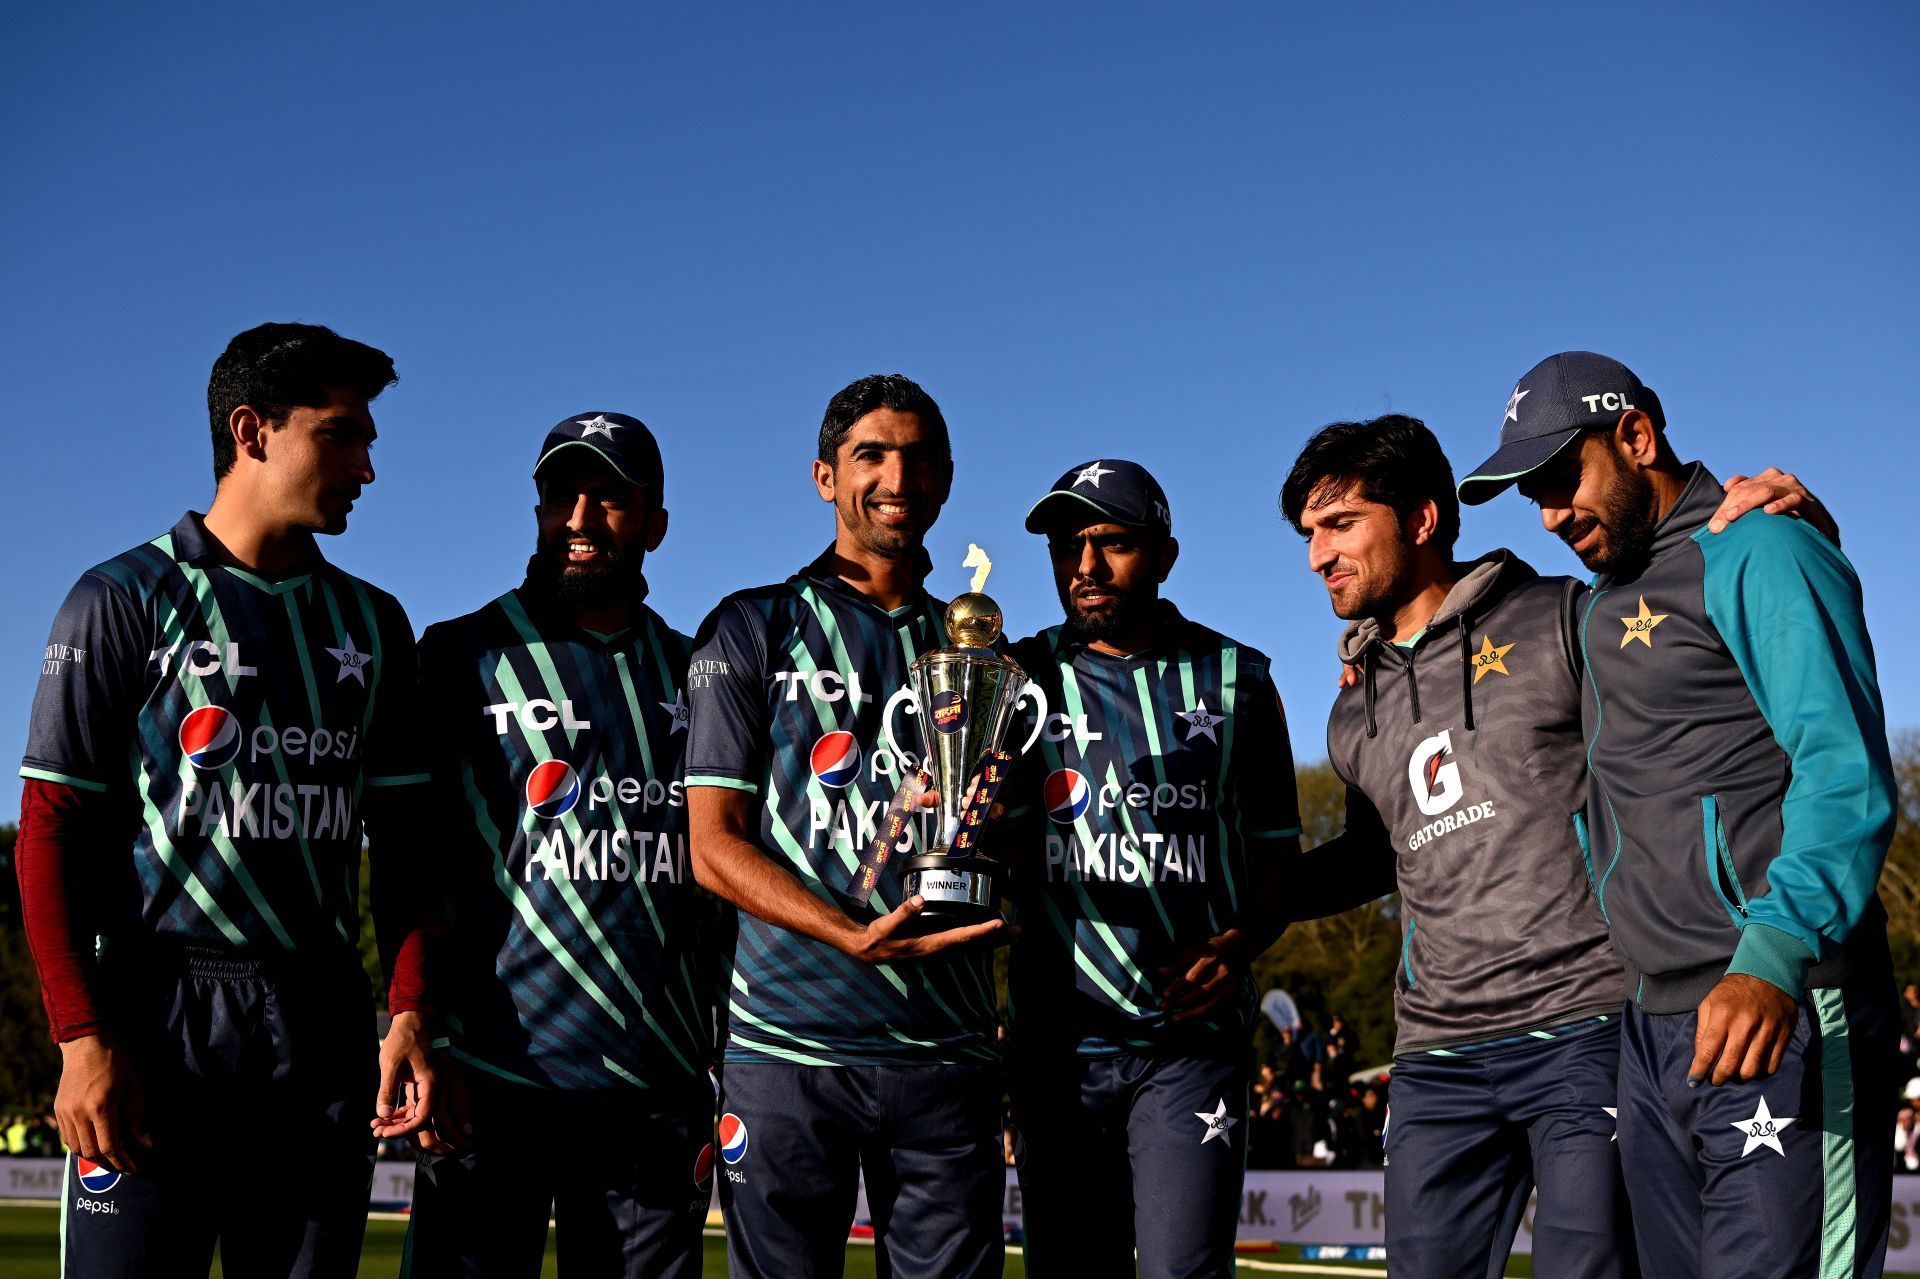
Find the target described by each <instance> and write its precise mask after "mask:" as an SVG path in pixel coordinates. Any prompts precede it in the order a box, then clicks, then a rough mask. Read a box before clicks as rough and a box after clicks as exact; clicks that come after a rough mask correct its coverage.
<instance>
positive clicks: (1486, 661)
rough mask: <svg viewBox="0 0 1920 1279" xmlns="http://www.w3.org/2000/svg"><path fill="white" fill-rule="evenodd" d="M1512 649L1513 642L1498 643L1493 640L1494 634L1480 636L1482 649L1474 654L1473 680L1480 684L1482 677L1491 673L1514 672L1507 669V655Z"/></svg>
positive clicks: (1503, 673)
mask: <svg viewBox="0 0 1920 1279" xmlns="http://www.w3.org/2000/svg"><path fill="white" fill-rule="evenodd" d="M1512 651H1513V645H1512V644H1498V645H1496V644H1495V643H1494V642H1493V636H1491V635H1482V636H1481V637H1480V651H1479V652H1478V653H1475V654H1474V655H1473V682H1474V683H1476V684H1478V683H1479V682H1480V677H1481V676H1482V675H1486V674H1489V673H1491V674H1494V675H1511V674H1513V672H1512V671H1510V670H1508V669H1507V663H1506V656H1507V654H1508V653H1511V652H1512Z"/></svg>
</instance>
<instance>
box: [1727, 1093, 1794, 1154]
mask: <svg viewBox="0 0 1920 1279" xmlns="http://www.w3.org/2000/svg"><path fill="white" fill-rule="evenodd" d="M1795 1118H1797V1116H1795V1117H1787V1116H1782V1117H1780V1118H1778V1119H1776V1118H1774V1115H1773V1112H1772V1111H1770V1110H1768V1109H1767V1099H1766V1098H1765V1097H1762V1098H1761V1099H1760V1105H1759V1106H1758V1107H1757V1108H1756V1109H1755V1110H1754V1112H1753V1118H1751V1119H1743V1120H1741V1121H1740V1122H1739V1123H1737V1124H1728V1125H1727V1126H1728V1127H1729V1128H1732V1129H1733V1130H1734V1131H1735V1132H1738V1133H1739V1134H1740V1135H1741V1136H1742V1137H1745V1138H1746V1139H1747V1144H1746V1145H1744V1146H1742V1147H1741V1148H1740V1157H1741V1158H1742V1159H1745V1158H1746V1157H1747V1156H1748V1155H1750V1154H1752V1153H1753V1152H1754V1151H1755V1150H1757V1149H1759V1148H1760V1147H1761V1146H1772V1147H1773V1149H1774V1151H1775V1152H1776V1153H1778V1154H1779V1155H1780V1156H1781V1157H1783V1158H1784V1157H1785V1156H1786V1153H1787V1148H1786V1147H1785V1146H1783V1145H1781V1144H1780V1134H1781V1133H1783V1132H1785V1131H1786V1130H1787V1125H1789V1124H1791V1123H1793V1122H1794V1119H1795Z"/></svg>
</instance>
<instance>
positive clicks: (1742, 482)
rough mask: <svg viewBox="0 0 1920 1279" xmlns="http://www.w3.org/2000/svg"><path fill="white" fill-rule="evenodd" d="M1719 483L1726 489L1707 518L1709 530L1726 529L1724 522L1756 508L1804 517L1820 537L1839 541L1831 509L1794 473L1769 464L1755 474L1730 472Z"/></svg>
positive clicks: (1728, 522)
mask: <svg viewBox="0 0 1920 1279" xmlns="http://www.w3.org/2000/svg"><path fill="white" fill-rule="evenodd" d="M1720 487H1721V488H1723V489H1725V490H1726V493H1727V496H1726V500H1724V501H1723V502H1721V503H1720V508H1719V509H1718V510H1716V511H1715V512H1714V513H1713V518H1711V519H1709V520H1708V521H1707V529H1708V531H1710V532H1714V533H1721V532H1725V531H1726V527H1727V525H1729V524H1731V523H1733V522H1734V521H1735V520H1737V519H1739V518H1740V517H1741V516H1742V515H1745V514H1746V513H1747V512H1748V511H1751V510H1754V509H1755V508H1758V509H1760V510H1763V511H1765V512H1766V513H1767V514H1768V515H1791V516H1793V517H1794V518H1795V519H1798V520H1805V521H1806V522H1807V523H1808V524H1810V525H1812V526H1813V528H1814V529H1815V530H1816V531H1818V532H1819V533H1820V535H1821V536H1822V537H1824V538H1826V539H1827V540H1828V541H1829V542H1832V543H1833V544H1834V545H1835V546H1838V545H1840V526H1839V525H1838V524H1837V523H1835V522H1834V518H1833V514H1832V512H1830V511H1828V510H1827V508H1826V506H1825V504H1823V503H1822V502H1821V501H1820V499H1819V498H1817V497H1815V496H1814V495H1813V492H1812V490H1810V489H1808V488H1807V486H1806V485H1804V484H1802V483H1801V482H1800V477H1799V476H1797V475H1792V474H1790V473H1788V472H1786V471H1783V470H1781V469H1780V468H1779V467H1777V466H1769V467H1768V468H1767V469H1766V470H1764V471H1762V472H1760V474H1758V475H1733V476H1729V477H1728V478H1727V479H1726V480H1725V481H1723V482H1722V483H1721V486H1720Z"/></svg>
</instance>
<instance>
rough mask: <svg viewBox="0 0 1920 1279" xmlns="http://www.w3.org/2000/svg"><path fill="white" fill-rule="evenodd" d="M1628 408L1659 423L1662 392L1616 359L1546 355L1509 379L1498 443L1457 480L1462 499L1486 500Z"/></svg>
mask: <svg viewBox="0 0 1920 1279" xmlns="http://www.w3.org/2000/svg"><path fill="white" fill-rule="evenodd" d="M1629 409H1639V410H1640V411H1641V412H1643V413H1645V414H1646V415H1647V416H1648V417H1650V418H1652V419H1653V420H1654V423H1655V424H1656V425H1662V426H1663V425H1665V422H1666V418H1665V415H1664V414H1663V413H1662V411H1661V408H1660V397H1659V396H1657V395H1655V394H1654V393H1653V392H1652V391H1651V390H1649V389H1648V388H1647V384H1646V383H1644V382H1642V381H1641V380H1640V379H1639V378H1638V377H1635V376H1634V372H1633V370H1632V369H1630V368H1628V367H1627V366H1626V365H1624V364H1622V363H1620V361H1618V360H1615V359H1610V358H1608V357H1607V356H1604V355H1595V354H1594V353H1593V352H1592V351H1562V352H1561V353H1560V354H1558V355H1549V356H1548V357H1547V358H1546V359H1544V360H1542V361H1540V363H1538V364H1536V365H1534V366H1533V368H1531V369H1529V370H1528V371H1527V374H1526V376H1525V377H1523V378H1521V379H1520V380H1519V381H1518V382H1516V383H1514V387H1513V392H1512V394H1510V395H1508V396H1507V411H1506V415H1505V416H1504V417H1502V418H1501V419H1500V447H1499V448H1497V449H1495V450H1494V453H1493V456H1492V457H1490V458H1488V459H1487V460H1486V461H1484V462H1482V463H1481V464H1480V465H1478V466H1476V467H1474V468H1473V470H1472V472H1471V473H1470V474H1468V476H1467V477H1466V478H1465V479H1463V480H1461V481H1460V500H1461V502H1463V503H1464V504H1466V505H1467V506H1478V505H1479V504H1480V503H1482V502H1486V501H1491V500H1492V499H1493V498H1495V497H1497V496H1498V495H1499V494H1500V493H1501V492H1502V491H1504V490H1505V489H1506V488H1507V486H1508V485H1510V484H1512V483H1513V482H1514V481H1515V480H1518V479H1521V478H1523V477H1525V476H1526V475H1528V474H1530V473H1532V472H1534V471H1537V470H1539V469H1540V468H1541V467H1543V466H1545V465H1546V464H1547V463H1548V462H1551V461H1552V460H1553V459H1554V458H1555V457H1557V456H1559V454H1560V451H1561V450H1562V449H1564V448H1566V447H1567V446H1568V445H1570V444H1572V443H1573V442H1574V441H1575V440H1577V439H1579V438H1580V436H1581V434H1582V433H1583V432H1586V431H1592V430H1600V429H1608V430H1610V429H1612V427H1613V426H1614V425H1615V424H1616V423H1617V422H1619V421H1620V415H1621V414H1623V413H1625V412H1627V411H1628V410H1629Z"/></svg>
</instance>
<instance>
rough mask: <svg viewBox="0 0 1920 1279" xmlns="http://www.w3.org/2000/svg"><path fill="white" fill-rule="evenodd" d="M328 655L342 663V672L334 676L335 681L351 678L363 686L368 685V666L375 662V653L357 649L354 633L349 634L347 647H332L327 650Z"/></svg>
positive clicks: (337, 682)
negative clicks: (354, 642)
mask: <svg viewBox="0 0 1920 1279" xmlns="http://www.w3.org/2000/svg"><path fill="white" fill-rule="evenodd" d="M327 656H329V657H331V658H333V660H334V661H336V662H338V663H340V673H339V674H338V675H336V676H334V679H333V682H334V683H336V684H339V683H343V682H344V681H346V680H347V679H349V678H351V679H352V680H353V682H354V683H356V684H358V685H359V686H360V687H361V688H365V687H366V686H367V667H368V666H369V665H370V664H371V663H372V662H373V654H371V653H362V652H361V651H360V650H358V649H356V648H355V647H354V646H353V636H352V635H348V636H347V643H346V647H344V648H330V649H328V650H327Z"/></svg>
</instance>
